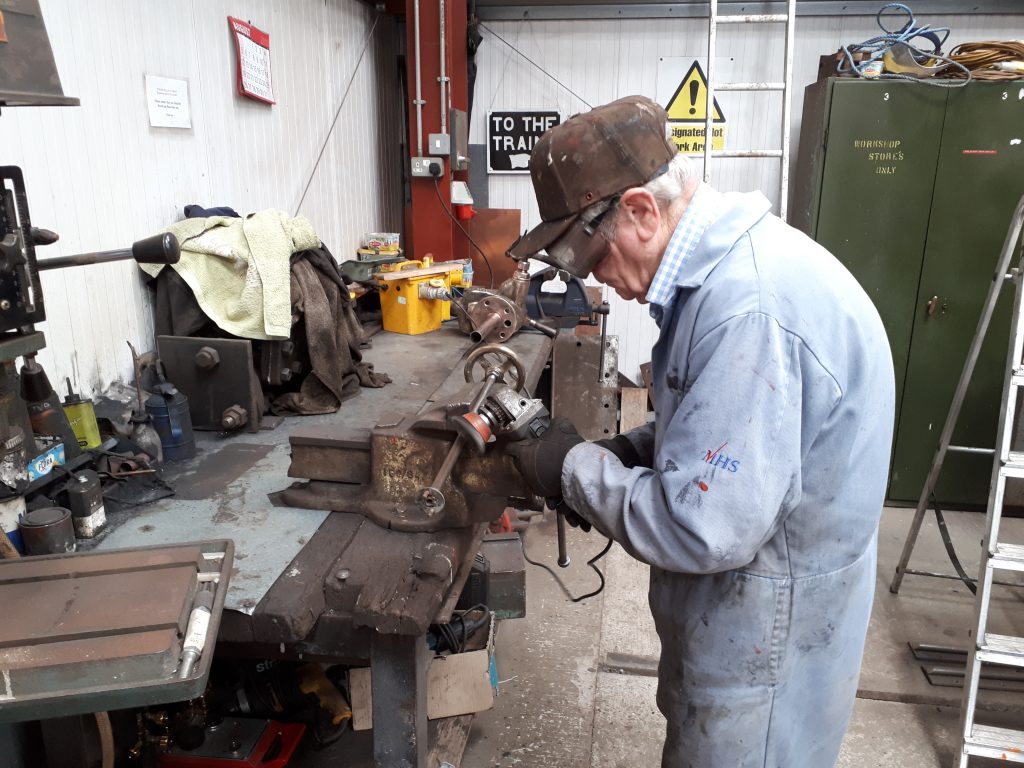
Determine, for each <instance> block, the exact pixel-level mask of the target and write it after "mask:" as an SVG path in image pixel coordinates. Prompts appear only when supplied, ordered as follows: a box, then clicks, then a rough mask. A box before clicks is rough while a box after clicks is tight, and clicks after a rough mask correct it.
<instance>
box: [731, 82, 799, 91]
mask: <svg viewBox="0 0 1024 768" xmlns="http://www.w3.org/2000/svg"><path fill="white" fill-rule="evenodd" d="M715 90H716V91H784V90H786V84H785V83H721V84H720V85H716V86H715Z"/></svg>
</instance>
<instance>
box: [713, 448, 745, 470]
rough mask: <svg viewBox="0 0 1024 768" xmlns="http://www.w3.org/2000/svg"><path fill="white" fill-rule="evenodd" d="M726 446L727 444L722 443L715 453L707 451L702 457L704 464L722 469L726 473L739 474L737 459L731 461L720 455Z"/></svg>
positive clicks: (729, 458) (722, 454) (727, 457)
mask: <svg viewBox="0 0 1024 768" xmlns="http://www.w3.org/2000/svg"><path fill="white" fill-rule="evenodd" d="M727 445H728V443H722V445H721V447H720V448H719V449H718V450H717V451H711V450H709V451H708V452H707V454H705V456H704V463H705V464H710V465H711V466H713V467H718V468H719V469H724V470H725V471H726V472H739V471H740V461H739V459H733V458H731V457H729V456H726V455H725V454H724V453H722V450H723V449H724V448H725V446H727Z"/></svg>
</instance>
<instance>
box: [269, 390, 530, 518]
mask: <svg viewBox="0 0 1024 768" xmlns="http://www.w3.org/2000/svg"><path fill="white" fill-rule="evenodd" d="M476 389H478V386H476V387H474V386H472V385H470V386H468V387H467V388H466V389H465V391H464V393H463V396H462V397H458V398H455V399H454V401H453V402H449V403H446V404H444V405H441V406H437V407H435V408H433V409H432V410H431V411H428V412H427V413H425V414H421V415H412V416H407V417H405V418H404V419H401V420H400V421H399V422H398V423H397V424H395V425H392V426H383V427H381V426H379V427H377V428H375V429H374V430H373V431H372V433H371V434H370V436H369V439H368V441H367V442H366V443H365V444H364V445H363V446H361V447H360V448H358V449H357V448H352V447H341V446H339V447H338V448H336V449H334V450H330V451H326V452H323V453H321V454H320V457H319V458H321V459H322V460H326V461H329V462H331V463H333V464H335V466H342V465H343V464H347V463H348V461H347V457H348V456H349V455H350V454H364V455H363V456H358V455H357V456H354V457H353V458H354V461H353V462H352V465H353V474H352V476H351V477H344V475H340V474H335V476H336V477H339V479H340V478H344V479H341V481H340V482H324V481H316V480H313V481H310V482H308V483H305V484H299V485H297V486H292V487H291V488H288V489H287V490H285V491H282V492H281V493H280V494H279V499H280V501H281V502H282V503H283V504H285V505H287V506H296V507H305V508H309V509H324V510H331V511H337V512H357V513H359V514H363V515H365V516H366V517H369V518H370V519H371V520H373V521H374V522H376V523H377V524H378V525H381V526H383V527H385V528H390V529H393V530H398V531H408V532H415V531H436V530H442V529H445V528H460V527H464V526H469V525H473V524H474V523H479V522H490V521H493V520H496V519H497V518H498V517H500V516H501V513H502V512H503V511H504V509H505V506H506V504H507V500H508V498H509V497H510V496H512V497H523V496H525V495H526V488H525V486H524V485H523V482H522V479H521V477H520V475H519V471H518V470H517V469H516V467H515V463H514V462H513V460H512V458H511V457H509V456H506V455H504V453H502V452H500V451H497V450H489V451H488V452H487V453H486V454H485V455H484V456H477V455H471V454H469V453H466V452H463V451H462V446H461V445H460V446H459V448H458V453H457V454H456V455H455V457H454V458H448V457H449V454H450V453H451V451H452V448H453V447H454V446H453V442H452V439H453V437H455V436H456V433H455V430H454V428H453V426H452V420H454V419H456V418H460V417H462V416H463V415H464V414H465V413H467V412H468V411H469V405H470V398H471V397H472V395H473V394H474V392H475V390H476ZM350 445H351V443H350ZM367 454H368V456H367ZM446 459H448V460H447V461H446ZM367 461H368V464H369V469H370V472H369V482H364V483H358V482H348V481H349V480H356V478H358V477H360V476H362V477H365V475H364V474H363V471H362V470H361V467H362V466H365V465H366V463H367ZM449 463H450V464H451V469H450V470H449V469H448V464H449ZM446 471H447V474H445V473H446ZM310 473H311V474H317V473H318V470H317V469H312V470H311V472H310ZM289 474H290V475H292V476H306V472H305V471H304V470H303V469H302V468H301V467H297V466H296V465H295V462H294V460H293V462H292V468H291V469H290V470H289ZM441 475H444V478H443V479H442V480H441V481H440V482H439V481H438V477H439V476H441ZM435 483H438V484H437V485H435ZM428 489H432V491H428V493H427V494H426V495H427V496H430V497H431V498H433V499H436V501H437V503H436V504H434V505H430V504H421V503H420V498H421V492H422V491H424V490H428ZM442 500H443V503H440V502H441V501H442Z"/></svg>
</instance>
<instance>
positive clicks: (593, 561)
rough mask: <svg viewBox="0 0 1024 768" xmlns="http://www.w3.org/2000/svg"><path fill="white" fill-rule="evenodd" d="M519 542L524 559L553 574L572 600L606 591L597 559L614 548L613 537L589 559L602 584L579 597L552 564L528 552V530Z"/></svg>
mask: <svg viewBox="0 0 1024 768" xmlns="http://www.w3.org/2000/svg"><path fill="white" fill-rule="evenodd" d="M519 543H520V544H521V545H522V548H523V559H524V560H526V562H528V563H529V564H530V565H535V566H537V567H538V568H543V569H544V570H545V571H547V572H548V573H549V574H551V578H553V579H554V580H555V582H556V583H557V584H558V586H559V587H560V588H561V590H562V592H563V593H565V596H566V597H567V598H569V600H570V602H573V603H579V602H582V601H584V600H586V599H587V598H588V597H595V596H597V595H599V594H601V593H602V592H603V591H604V574H603V573H602V572H601V569H600V568H598V567H597V561H598V560H600V559H601V558H602V557H604V556H605V555H607V554H608V551H609V550H610V549H611V548H612V540H611V539H608V543H607V544H605V545H604V548H603V549H602V550H601V551H600V552H598V553H597V554H596V555H594V556H593V557H592V558H590V559H589V560H587V565H588V566H589V567H590V568H591V569H592V570H593V571H594V573H596V574H597V577H598V578H599V579H600V580H601V584H600V586H598V588H597V589H595V590H594V591H593V592H587V593H586V594H585V595H580V596H579V597H575V596H573V594H572V592H570V591H569V588H568V587H567V586H565V582H564V581H562V579H561V578H559V576H558V574H557V573H555V571H554V570H553V569H552V568H551V566H549V565H547V564H546V563H541V562H539V561H537V560H534V559H533V558H531V557H530V556H529V555H528V554H526V531H523V533H522V534H521V535H520V537H519Z"/></svg>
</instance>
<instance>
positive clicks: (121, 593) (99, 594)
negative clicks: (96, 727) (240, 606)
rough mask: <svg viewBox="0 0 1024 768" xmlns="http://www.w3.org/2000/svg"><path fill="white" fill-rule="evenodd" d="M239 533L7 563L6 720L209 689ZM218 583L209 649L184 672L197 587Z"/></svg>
mask: <svg viewBox="0 0 1024 768" xmlns="http://www.w3.org/2000/svg"><path fill="white" fill-rule="evenodd" d="M233 556H234V545H233V544H232V543H231V542H230V541H226V540H221V541H205V542H195V543H190V544H183V545H180V546H174V547H147V548H145V549H135V550H119V551H114V552H89V553H78V554H70V555H54V556H49V557H26V558H22V559H20V560H3V561H0V604H2V605H3V606H4V620H3V622H0V722H10V721H18V720H34V719H38V718H51V717H61V716H66V715H73V714H82V713H86V712H96V711H102V710H107V709H123V708H126V707H139V706H146V705H150V704H161V703H166V702H171V701H181V700H184V699H191V698H194V697H195V696H198V695H199V694H200V693H202V691H203V690H204V689H205V687H206V680H207V677H208V676H209V672H210V663H211V660H212V658H213V653H212V652H211V651H212V649H213V646H214V644H215V642H216V638H217V630H218V628H219V627H220V617H221V612H222V611H223V609H224V595H225V594H226V593H227V586H228V578H229V576H230V573H231V565H232V561H233ZM204 583H210V584H212V585H213V590H214V602H213V609H212V611H211V614H212V615H211V618H210V623H209V628H208V632H207V638H206V651H205V652H204V653H203V655H202V656H201V657H200V659H199V662H198V664H197V665H196V668H195V670H194V672H193V673H192V675H190V676H189V677H187V678H185V679H184V680H179V679H177V677H176V671H177V668H178V664H179V661H180V658H181V636H182V635H183V634H184V632H185V628H186V626H187V624H188V619H189V614H190V613H191V611H192V604H193V601H194V599H195V595H196V591H197V590H198V589H199V587H200V585H202V584H204Z"/></svg>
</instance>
